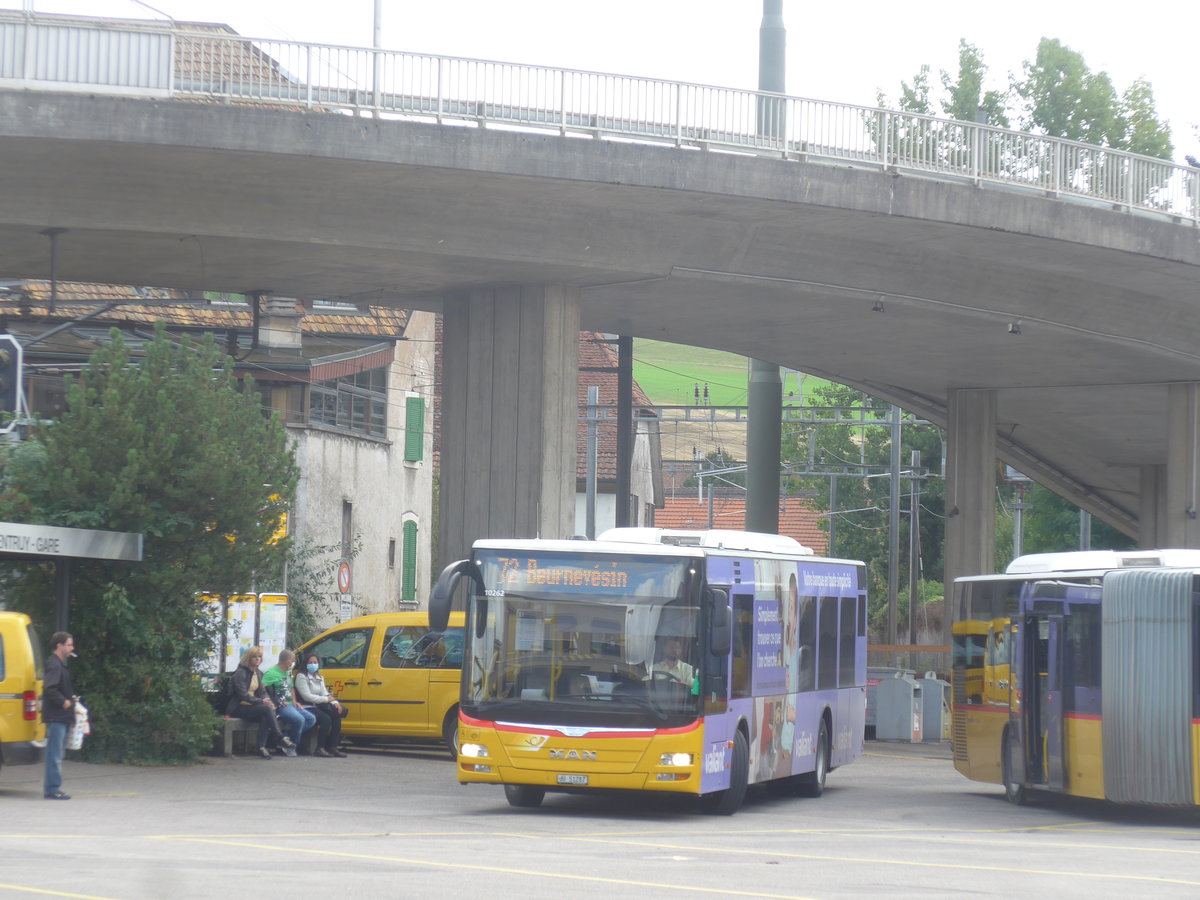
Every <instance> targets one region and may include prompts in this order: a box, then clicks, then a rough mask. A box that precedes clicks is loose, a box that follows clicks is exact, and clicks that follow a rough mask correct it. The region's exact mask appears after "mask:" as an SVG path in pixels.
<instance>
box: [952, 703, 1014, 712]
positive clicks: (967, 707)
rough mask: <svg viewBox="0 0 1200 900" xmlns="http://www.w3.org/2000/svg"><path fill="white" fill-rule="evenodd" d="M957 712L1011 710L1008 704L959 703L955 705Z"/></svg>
mask: <svg viewBox="0 0 1200 900" xmlns="http://www.w3.org/2000/svg"><path fill="white" fill-rule="evenodd" d="M954 711H955V712H986V713H1008V712H1011V710H1010V709H1009V708H1008V707H1007V706H984V705H983V704H981V703H980V704H976V703H957V704H955V706H954Z"/></svg>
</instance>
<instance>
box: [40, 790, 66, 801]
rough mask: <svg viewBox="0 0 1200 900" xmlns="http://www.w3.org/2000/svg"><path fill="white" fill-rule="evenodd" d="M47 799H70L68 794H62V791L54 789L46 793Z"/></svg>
mask: <svg viewBox="0 0 1200 900" xmlns="http://www.w3.org/2000/svg"><path fill="white" fill-rule="evenodd" d="M45 796H46V799H47V800H70V799H71V795H70V794H64V793H63V792H62V791H55V792H54V793H53V794H46V795H45Z"/></svg>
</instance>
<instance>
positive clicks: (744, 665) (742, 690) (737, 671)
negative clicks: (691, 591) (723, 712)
mask: <svg viewBox="0 0 1200 900" xmlns="http://www.w3.org/2000/svg"><path fill="white" fill-rule="evenodd" d="M753 654H754V595H753V594H734V595H733V680H732V683H731V684H730V686H729V696H731V697H749V696H750V669H751V665H750V660H751V659H752V658H753Z"/></svg>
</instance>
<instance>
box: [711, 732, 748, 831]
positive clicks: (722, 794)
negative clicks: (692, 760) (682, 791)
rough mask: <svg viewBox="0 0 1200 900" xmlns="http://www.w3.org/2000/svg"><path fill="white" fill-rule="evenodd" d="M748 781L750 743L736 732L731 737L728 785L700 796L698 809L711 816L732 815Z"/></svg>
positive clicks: (736, 809) (738, 807) (740, 805)
mask: <svg viewBox="0 0 1200 900" xmlns="http://www.w3.org/2000/svg"><path fill="white" fill-rule="evenodd" d="M749 783H750V745H749V744H748V743H747V742H746V736H745V735H744V734H742V732H740V731H739V732H737V734H736V735H734V738H733V760H732V764H731V765H730V767H729V787H727V788H726V789H725V790H723V791H717V792H715V793H712V794H707V795H706V796H704V797H701V798H700V809H701V811H703V812H706V813H708V814H709V815H713V816H732V815H733V814H734V813H735V812H737V811H738V810H739V809H741V808H742V801H743V800H745V799H746V786H747V785H748V784H749Z"/></svg>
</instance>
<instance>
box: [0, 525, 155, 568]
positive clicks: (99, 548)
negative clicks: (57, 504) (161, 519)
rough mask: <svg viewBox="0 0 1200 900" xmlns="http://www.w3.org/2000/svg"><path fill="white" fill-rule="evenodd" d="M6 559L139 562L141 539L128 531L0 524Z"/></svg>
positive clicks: (1, 551)
mask: <svg viewBox="0 0 1200 900" xmlns="http://www.w3.org/2000/svg"><path fill="white" fill-rule="evenodd" d="M6 556H7V557H14V556H24V557H43V558H44V557H51V558H61V559H113V560H127V561H129V562H140V561H141V559H142V535H140V534H133V533H130V532H126V531H95V530H93V529H90V528H59V527H58V526H55V525H24V524H20V523H17V522H0V558H2V557H6Z"/></svg>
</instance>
